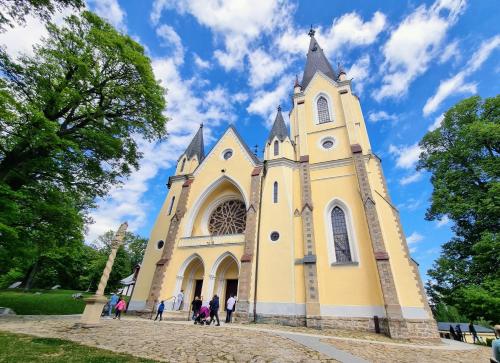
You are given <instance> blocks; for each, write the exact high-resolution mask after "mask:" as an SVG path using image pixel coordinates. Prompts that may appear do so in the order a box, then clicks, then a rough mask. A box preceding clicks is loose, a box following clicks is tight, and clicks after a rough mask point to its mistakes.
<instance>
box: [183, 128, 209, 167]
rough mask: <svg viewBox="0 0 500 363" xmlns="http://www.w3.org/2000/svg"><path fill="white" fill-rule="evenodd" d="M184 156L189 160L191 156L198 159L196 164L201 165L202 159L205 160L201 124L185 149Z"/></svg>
mask: <svg viewBox="0 0 500 363" xmlns="http://www.w3.org/2000/svg"><path fill="white" fill-rule="evenodd" d="M184 154H185V155H186V156H187V158H188V159H191V158H192V157H193V156H195V155H196V156H197V157H198V162H199V163H201V162H202V161H203V159H205V144H204V143H203V124H201V125H200V128H199V129H198V132H196V135H194V137H193V140H191V143H190V144H189V146H188V147H187V149H186V151H185V152H184Z"/></svg>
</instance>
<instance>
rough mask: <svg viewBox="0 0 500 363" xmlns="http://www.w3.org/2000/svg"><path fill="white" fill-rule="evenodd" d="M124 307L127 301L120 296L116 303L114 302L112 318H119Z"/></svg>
mask: <svg viewBox="0 0 500 363" xmlns="http://www.w3.org/2000/svg"><path fill="white" fill-rule="evenodd" d="M126 307H127V303H126V302H125V300H123V299H122V298H120V299H119V300H118V303H117V304H116V307H115V317H114V318H113V319H116V318H118V320H121V316H122V311H123V310H125V308H126Z"/></svg>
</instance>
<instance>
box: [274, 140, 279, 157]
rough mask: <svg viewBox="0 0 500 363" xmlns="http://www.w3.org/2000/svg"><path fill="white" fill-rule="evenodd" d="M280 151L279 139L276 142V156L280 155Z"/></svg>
mask: <svg viewBox="0 0 500 363" xmlns="http://www.w3.org/2000/svg"><path fill="white" fill-rule="evenodd" d="M279 153H280V144H279V142H278V140H276V141H275V142H274V156H276V155H278V154H279Z"/></svg>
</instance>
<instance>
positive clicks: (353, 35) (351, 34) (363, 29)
mask: <svg viewBox="0 0 500 363" xmlns="http://www.w3.org/2000/svg"><path fill="white" fill-rule="evenodd" d="M385 24H386V17H385V15H384V14H382V13H381V12H379V11H377V12H375V13H374V14H373V17H372V19H371V20H369V21H366V22H364V21H363V19H362V18H361V17H360V16H359V15H358V14H357V13H356V12H352V13H348V14H344V15H342V16H341V17H340V18H335V19H334V20H333V23H332V25H331V27H330V28H329V29H324V30H323V29H321V28H320V29H318V34H317V39H318V42H319V43H320V44H321V47H322V48H323V49H324V51H325V53H326V54H327V55H334V54H337V53H338V51H339V50H340V49H341V48H342V47H355V46H361V45H369V44H372V43H373V42H375V40H376V39H377V36H378V35H379V33H380V32H381V31H382V30H384V28H385Z"/></svg>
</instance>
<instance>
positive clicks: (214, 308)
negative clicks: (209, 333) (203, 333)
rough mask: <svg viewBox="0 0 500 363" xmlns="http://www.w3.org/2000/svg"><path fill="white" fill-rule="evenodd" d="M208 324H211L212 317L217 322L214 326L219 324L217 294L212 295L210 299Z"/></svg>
mask: <svg viewBox="0 0 500 363" xmlns="http://www.w3.org/2000/svg"><path fill="white" fill-rule="evenodd" d="M209 306H210V323H209V324H208V325H210V324H212V321H214V317H215V318H216V319H217V324H216V326H220V321H219V297H218V296H217V295H214V297H213V299H212V301H210V304H209Z"/></svg>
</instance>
